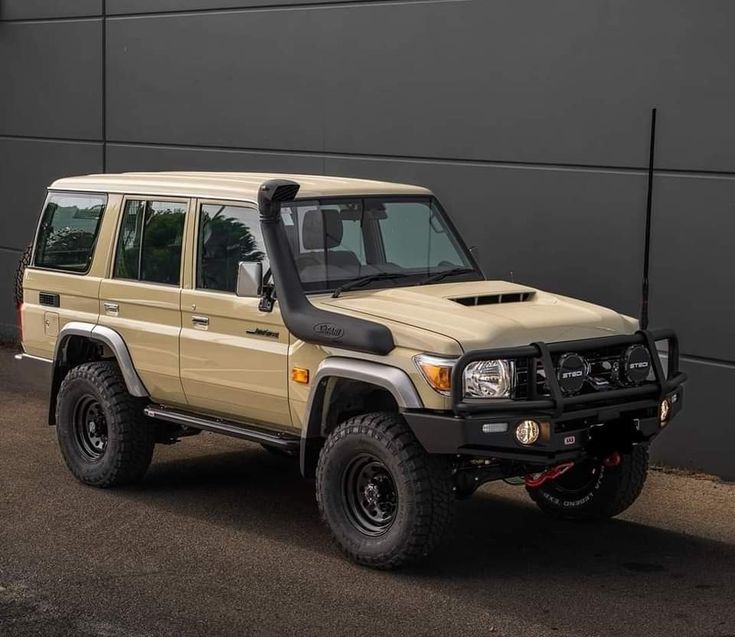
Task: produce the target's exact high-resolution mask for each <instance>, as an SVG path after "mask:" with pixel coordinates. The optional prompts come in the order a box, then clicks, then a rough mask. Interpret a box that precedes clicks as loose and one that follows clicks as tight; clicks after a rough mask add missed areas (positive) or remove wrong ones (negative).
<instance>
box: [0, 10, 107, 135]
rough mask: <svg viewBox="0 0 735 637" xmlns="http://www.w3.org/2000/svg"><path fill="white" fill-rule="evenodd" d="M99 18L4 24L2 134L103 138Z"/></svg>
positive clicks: (0, 41)
mask: <svg viewBox="0 0 735 637" xmlns="http://www.w3.org/2000/svg"><path fill="white" fill-rule="evenodd" d="M101 47H102V27H101V22H100V20H72V21H61V22H34V23H13V22H8V23H0V86H2V87H3V94H2V99H0V134H6V135H28V136H33V137H57V138H68V139H99V138H100V135H101V133H102V112H101V104H102V64H101V55H100V52H101V50H102V49H101Z"/></svg>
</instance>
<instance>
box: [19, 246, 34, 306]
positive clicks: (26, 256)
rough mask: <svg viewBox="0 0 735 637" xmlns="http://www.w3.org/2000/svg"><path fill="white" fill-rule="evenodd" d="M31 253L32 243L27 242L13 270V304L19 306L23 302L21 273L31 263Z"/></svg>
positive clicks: (22, 273)
mask: <svg viewBox="0 0 735 637" xmlns="http://www.w3.org/2000/svg"><path fill="white" fill-rule="evenodd" d="M32 253H33V244H32V243H29V244H28V246H27V247H26V249H25V250H23V254H21V256H20V261H18V269H17V270H16V271H15V305H16V307H20V306H21V305H22V304H23V275H24V274H25V271H26V268H27V267H28V266H29V265H30V263H31V254H32Z"/></svg>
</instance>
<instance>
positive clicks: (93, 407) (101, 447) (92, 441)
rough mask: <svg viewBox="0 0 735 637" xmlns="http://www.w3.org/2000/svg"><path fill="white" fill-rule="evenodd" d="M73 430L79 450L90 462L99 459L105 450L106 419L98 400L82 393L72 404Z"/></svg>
mask: <svg viewBox="0 0 735 637" xmlns="http://www.w3.org/2000/svg"><path fill="white" fill-rule="evenodd" d="M73 418H74V432H75V434H76V440H77V444H78V445H79V449H80V451H81V452H82V453H83V454H84V455H85V456H87V458H89V459H90V460H91V461H92V462H96V461H98V460H100V459H101V458H102V457H103V456H104V455H105V451H106V450H107V440H108V437H107V419H106V418H105V412H104V410H103V409H102V405H100V403H99V401H98V400H97V399H96V398H95V397H94V396H91V395H88V394H87V395H82V396H80V397H79V400H78V401H77V404H76V405H75V406H74V415H73Z"/></svg>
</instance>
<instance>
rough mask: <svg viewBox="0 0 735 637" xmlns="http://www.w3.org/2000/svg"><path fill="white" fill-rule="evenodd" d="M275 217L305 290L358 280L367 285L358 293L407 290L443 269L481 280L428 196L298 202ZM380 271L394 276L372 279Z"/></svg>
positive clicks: (312, 290) (283, 209) (288, 206)
mask: <svg viewBox="0 0 735 637" xmlns="http://www.w3.org/2000/svg"><path fill="white" fill-rule="evenodd" d="M282 214H283V222H284V225H285V227H286V234H287V235H288V238H289V243H290V244H291V250H292V252H293V256H294V260H295V261H296V267H297V269H298V271H299V276H300V277H301V282H302V283H303V286H304V289H305V290H306V291H311V292H315V291H332V290H334V289H336V288H338V287H340V286H343V285H344V284H346V283H348V282H349V281H352V280H355V279H363V278H365V277H369V278H370V279H371V280H370V281H368V282H367V285H366V286H365V287H373V288H374V287H387V286H393V285H412V284H415V283H419V282H420V281H421V280H423V279H426V278H427V276H429V275H433V274H437V273H439V272H445V271H446V272H447V273H448V276H454V275H457V276H459V277H461V276H464V277H465V278H467V277H470V278H473V279H477V278H479V276H480V275H479V273H477V272H476V271H475V269H474V264H473V263H472V261H471V259H470V258H469V256H468V255H467V253H466V250H465V248H464V246H462V244H461V243H460V242H459V241H458V240H457V238H456V237H455V236H454V234H453V233H452V230H451V228H450V227H449V226H448V224H447V222H446V221H445V219H444V216H443V214H442V212H441V210H440V209H439V206H438V204H437V202H436V200H435V199H433V198H430V197H424V198H387V197H369V198H360V199H342V200H332V199H323V200H319V201H297V202H294V203H292V204H290V205H284V206H283V208H282ZM460 269H462V270H466V269H469V270H470V271H469V272H467V271H461V270H460ZM450 270H456V272H451V273H450V272H448V271H450ZM382 273H390V274H395V276H393V277H382V276H377V277H375V279H374V280H372V278H373V275H380V274H382ZM445 280H449V279H448V278H445ZM361 287H362V286H361Z"/></svg>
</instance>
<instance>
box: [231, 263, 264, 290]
mask: <svg viewBox="0 0 735 637" xmlns="http://www.w3.org/2000/svg"><path fill="white" fill-rule="evenodd" d="M262 292H263V263H262V262H260V261H240V263H239V264H238V266H237V287H236V289H235V293H236V294H237V296H260V295H261V294H262Z"/></svg>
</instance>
